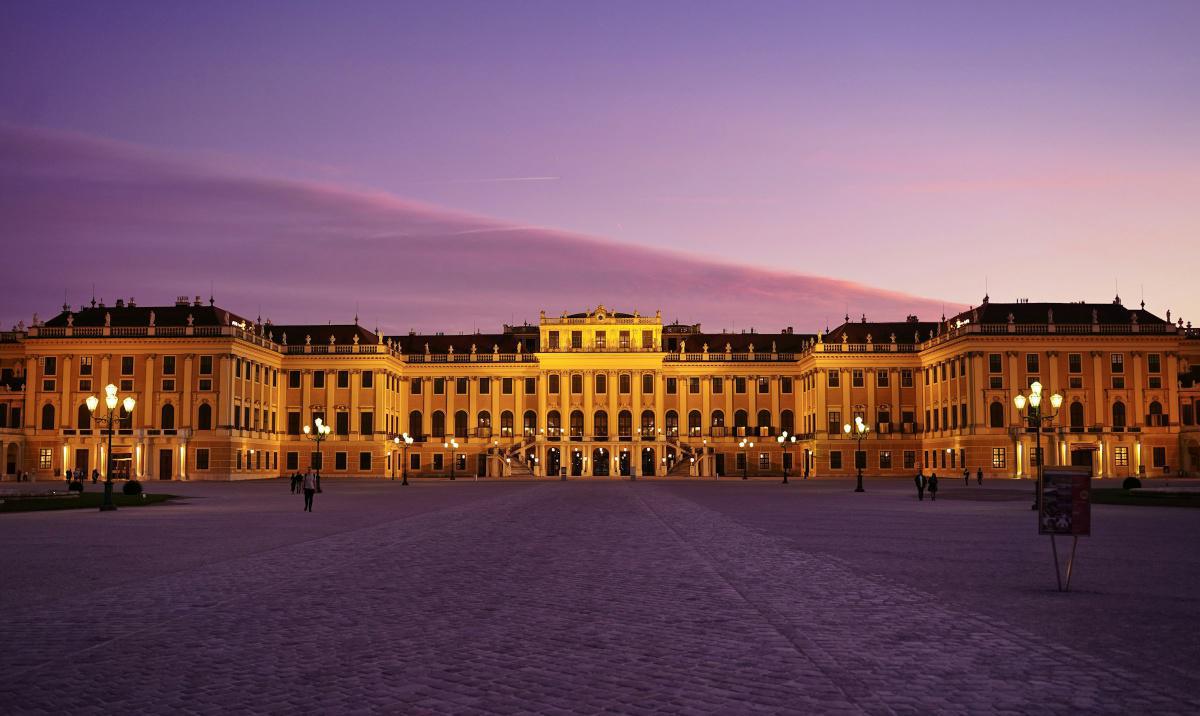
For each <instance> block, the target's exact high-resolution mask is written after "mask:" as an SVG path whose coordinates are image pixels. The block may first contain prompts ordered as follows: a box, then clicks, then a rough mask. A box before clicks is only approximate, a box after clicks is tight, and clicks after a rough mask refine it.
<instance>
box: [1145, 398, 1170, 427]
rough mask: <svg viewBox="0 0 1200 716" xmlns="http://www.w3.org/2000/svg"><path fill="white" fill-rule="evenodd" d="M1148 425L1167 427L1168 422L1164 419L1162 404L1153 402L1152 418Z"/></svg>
mask: <svg viewBox="0 0 1200 716" xmlns="http://www.w3.org/2000/svg"><path fill="white" fill-rule="evenodd" d="M1146 424H1147V425H1166V421H1165V420H1164V419H1163V408H1162V403H1160V402H1158V401H1157V400H1154V401H1151V403H1150V417H1149V419H1148V420H1147V421H1146Z"/></svg>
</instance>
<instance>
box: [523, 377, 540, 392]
mask: <svg viewBox="0 0 1200 716" xmlns="http://www.w3.org/2000/svg"><path fill="white" fill-rule="evenodd" d="M536 393H537V378H526V379H525V395H534V394H536Z"/></svg>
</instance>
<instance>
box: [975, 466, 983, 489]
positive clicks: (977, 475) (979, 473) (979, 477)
mask: <svg viewBox="0 0 1200 716" xmlns="http://www.w3.org/2000/svg"><path fill="white" fill-rule="evenodd" d="M975 482H977V483H979V484H980V485H982V484H983V468H982V467H981V468H979V469H978V470H976V471H975Z"/></svg>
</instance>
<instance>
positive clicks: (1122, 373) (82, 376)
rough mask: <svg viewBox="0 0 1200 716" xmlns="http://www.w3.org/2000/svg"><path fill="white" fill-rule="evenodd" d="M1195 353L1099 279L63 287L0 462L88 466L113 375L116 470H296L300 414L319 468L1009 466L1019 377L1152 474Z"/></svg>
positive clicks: (3, 397)
mask: <svg viewBox="0 0 1200 716" xmlns="http://www.w3.org/2000/svg"><path fill="white" fill-rule="evenodd" d="M1056 314H1057V315H1058V318H1057V319H1056V318H1055V316H1056ZM1043 315H1044V318H1041V316H1043ZM1031 316H1033V317H1035V318H1039V319H1040V320H1030V317H1031ZM998 317H999V318H998ZM1193 366H1200V336H1198V335H1197V332H1196V331H1194V330H1192V329H1191V328H1190V327H1187V328H1185V327H1183V326H1182V325H1179V326H1176V325H1173V324H1171V323H1169V322H1166V321H1163V320H1162V319H1159V318H1157V317H1154V316H1152V315H1151V314H1149V313H1147V312H1145V311H1143V310H1129V309H1126V308H1124V307H1123V306H1121V305H1120V304H1119V302H1114V303H1112V304H1027V303H1018V304H994V303H989V302H986V301H985V303H984V304H983V305H981V306H980V307H979V308H973V309H971V310H970V311H966V312H964V313H962V314H959V315H958V316H955V317H952V318H950V319H944V320H941V321H936V322H919V321H916V320H915V319H910V320H908V321H903V322H894V323H874V322H867V321H866V320H865V319H863V320H860V321H850V320H847V321H846V322H845V323H844V324H843V325H841V326H838V327H837V328H835V329H833V330H831V331H827V332H819V333H814V334H797V333H794V332H792V331H791V330H790V329H787V330H785V331H781V332H780V333H771V334H766V333H736V334H735V333H705V332H703V331H701V330H700V327H699V326H694V325H693V326H687V325H664V324H663V322H662V319H661V316H660V314H655V315H653V316H648V315H647V316H643V315H639V314H636V313H634V314H627V313H619V312H612V311H609V310H607V309H606V308H605V307H603V306H599V307H597V308H595V309H593V310H590V311H587V312H584V313H577V314H571V315H568V314H565V313H563V314H560V315H558V316H547V315H546V314H545V313H543V314H542V315H541V317H540V319H539V321H538V323H537V325H524V326H514V327H507V326H506V327H505V329H504V331H503V332H502V333H499V334H489V335H483V334H474V335H456V336H445V335H441V334H435V335H428V336H419V335H414V334H409V335H402V336H385V335H381V334H379V333H376V332H373V331H368V330H366V329H364V328H362V327H360V326H358V325H357V324H352V325H340V326H279V325H272V324H270V323H263V322H261V321H250V320H247V319H244V318H241V317H239V316H236V315H233V314H230V313H229V312H227V311H224V310H222V309H220V308H217V307H215V306H213V305H212V302H211V301H210V302H209V303H208V304H207V305H202V304H201V303H200V301H199V300H198V299H197V300H196V301H194V302H190V301H187V300H186V299H183V298H181V299H180V300H178V301H177V302H176V304H175V305H174V306H159V307H151V308H144V307H137V306H134V305H132V304H124V303H123V302H122V303H119V304H118V305H116V306H113V307H105V306H103V305H100V306H95V305H93V306H89V307H81V308H80V309H79V310H78V311H70V310H65V307H64V311H63V312H62V313H60V314H59V315H58V316H56V317H55V318H54V319H51V320H50V321H47V322H44V323H42V322H37V321H35V323H34V325H31V326H30V327H28V328H24V327H22V328H20V329H18V330H16V331H13V332H9V333H5V334H3V336H0V368H3V370H4V376H5V377H4V381H3V384H2V385H0V413H2V417H3V420H0V460H2V463H0V473H3V475H4V477H5V479H15V477H16V475H17V474H19V473H25V472H28V473H30V474H31V475H32V476H36V477H37V478H39V479H50V478H53V477H56V476H60V475H62V474H63V470H64V469H65V470H74V469H76V468H81V469H83V470H84V471H85V472H86V473H88V474H90V473H91V471H92V470H98V471H99V472H100V473H101V474H103V473H104V471H105V466H106V462H107V461H106V454H105V450H106V443H107V435H105V434H103V432H102V431H101V430H99V429H97V427H98V426H96V425H94V424H92V423H91V421H90V419H89V416H90V414H89V413H88V411H87V409H86V407H83V406H84V401H85V400H86V399H87V397H88V396H89V395H98V396H103V391H104V386H105V385H108V384H109V383H112V384H114V385H117V386H118V388H119V394H120V395H121V396H122V397H124V396H125V395H127V394H128V395H132V396H134V397H135V398H136V400H137V405H136V408H135V410H134V413H133V415H132V416H129V418H128V420H126V421H125V422H123V423H122V424H121V425H120V426H119V428H118V430H117V432H116V434H115V435H114V436H113V445H114V447H113V457H114V459H115V460H116V461H117V462H116V468H115V472H116V473H117V475H118V476H125V475H130V476H136V477H138V478H142V479H218V480H226V479H248V478H264V477H275V476H278V475H283V474H290V473H292V472H294V471H296V470H298V469H299V470H303V469H305V468H307V467H309V466H310V464H313V463H314V462H315V458H314V457H313V456H312V453H314V452H316V450H317V446H316V444H315V443H314V442H313V441H312V440H311V439H309V438H308V437H306V436H305V435H304V434H303V432H302V430H301V428H302V426H303V425H311V424H312V422H313V420H314V418H315V417H318V416H319V417H321V418H323V420H325V421H326V422H327V423H328V424H329V425H331V426H333V427H334V434H332V435H330V436H329V438H328V439H327V440H326V441H324V442H323V444H322V445H321V446H320V454H321V461H322V464H323V470H322V472H323V474H325V475H343V474H344V475H347V476H362V477H367V476H374V477H380V476H392V475H397V476H399V475H400V474H401V472H402V471H404V470H405V468H406V467H407V471H408V473H409V475H410V476H412V475H416V476H449V475H450V474H451V473H452V472H453V473H454V474H455V475H456V476H463V477H469V476H474V475H484V476H500V477H514V476H525V477H529V476H540V477H546V476H551V475H559V474H561V472H562V471H564V470H565V471H566V473H567V474H568V475H569V476H575V475H580V476H610V477H614V478H615V477H618V476H623V475H629V474H631V473H632V474H634V475H636V476H638V477H644V476H647V475H656V476H663V475H673V476H681V477H685V476H691V477H697V478H701V477H708V476H713V475H718V474H724V475H731V476H732V475H742V474H745V475H747V476H755V475H779V474H781V473H782V472H783V471H784V469H785V462H786V469H788V470H789V472H790V474H791V475H793V476H795V477H802V476H804V475H806V474H807V475H809V476H812V477H818V476H819V477H827V476H838V475H841V476H849V475H853V474H854V472H855V465H856V460H860V459H861V460H864V461H865V471H864V472H865V474H867V475H880V476H897V477H908V476H911V475H912V474H914V473H915V471H916V470H917V469H924V470H925V471H926V472H929V471H937V472H939V473H941V474H942V475H943V476H945V475H947V474H949V475H952V476H953V475H958V476H961V473H962V470H963V469H964V467H965V468H967V469H969V470H970V471H971V473H972V476H974V473H975V472H976V470H978V469H982V470H983V472H984V474H985V475H987V476H989V477H1019V476H1028V475H1030V474H1032V472H1033V471H1035V470H1036V467H1035V466H1034V464H1033V463H1032V461H1031V458H1033V457H1034V455H1035V452H1034V450H1033V446H1034V444H1035V440H1036V438H1037V433H1036V432H1033V431H1031V430H1029V429H1027V428H1026V427H1025V426H1024V424H1023V422H1022V418H1021V415H1020V414H1019V413H1018V411H1017V409H1016V408H1015V407H1014V405H1013V396H1014V394H1015V393H1016V392H1017V391H1026V390H1027V388H1028V385H1029V383H1031V382H1032V381H1033V380H1035V379H1036V380H1039V381H1040V382H1041V383H1042V384H1043V385H1044V386H1045V387H1046V392H1047V393H1050V392H1059V393H1061V394H1062V395H1063V396H1064V403H1063V406H1062V409H1061V411H1060V412H1059V414H1058V415H1057V417H1056V418H1055V419H1054V420H1053V421H1052V422H1051V423H1049V424H1048V426H1047V428H1045V429H1044V430H1043V432H1042V434H1041V444H1042V447H1043V454H1044V455H1045V456H1046V461H1047V464H1060V463H1081V464H1082V463H1085V462H1086V464H1091V465H1092V467H1093V471H1094V473H1095V474H1096V475H1098V476H1103V477H1125V476H1128V475H1138V474H1145V475H1151V476H1153V475H1159V474H1163V473H1164V471H1165V470H1170V471H1171V472H1172V473H1174V472H1175V471H1177V470H1179V469H1183V470H1189V471H1195V470H1197V461H1198V460H1200V452H1198V448H1197V445H1198V438H1200V435H1198V433H1197V430H1198V428H1197V420H1196V418H1197V416H1198V414H1200V381H1198V380H1195V379H1194V377H1193V376H1194V371H1193V370H1192V367H1193ZM1118 404H1119V406H1118ZM997 406H998V407H997ZM101 410H104V409H103V408H101ZM856 416H857V417H861V418H863V420H864V422H865V424H867V425H868V426H869V427H870V429H871V430H870V432H869V433H868V435H867V436H866V438H865V439H864V440H863V441H862V449H863V452H864V455H863V456H862V457H858V456H857V455H856V449H857V445H856V442H855V441H854V440H853V439H852V438H849V437H847V436H846V435H845V433H844V432H843V428H842V426H843V425H844V424H846V423H850V422H852V421H853V419H854V417H856ZM784 430H786V431H787V433H788V435H789V436H794V437H795V438H796V440H795V441H794V442H793V441H791V440H788V441H787V443H786V450H785V445H784V444H782V443H780V441H779V437H780V436H781V434H782V432H783V431H784ZM404 433H409V434H411V435H412V436H413V437H414V438H415V442H414V443H413V444H412V447H411V448H406V447H404V445H403V443H400V444H398V443H397V442H396V440H395V438H396V437H397V436H399V435H402V434H404ZM455 443H457V445H458V447H457V448H455V447H453V444H455Z"/></svg>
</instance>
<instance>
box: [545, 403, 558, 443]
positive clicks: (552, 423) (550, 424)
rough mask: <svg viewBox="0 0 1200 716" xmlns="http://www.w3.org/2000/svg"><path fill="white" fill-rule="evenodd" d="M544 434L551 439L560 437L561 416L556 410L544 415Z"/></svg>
mask: <svg viewBox="0 0 1200 716" xmlns="http://www.w3.org/2000/svg"><path fill="white" fill-rule="evenodd" d="M546 434H548V435H550V436H551V437H558V436H560V435H562V416H561V415H559V412H558V411H557V410H551V411H550V412H549V413H546Z"/></svg>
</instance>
